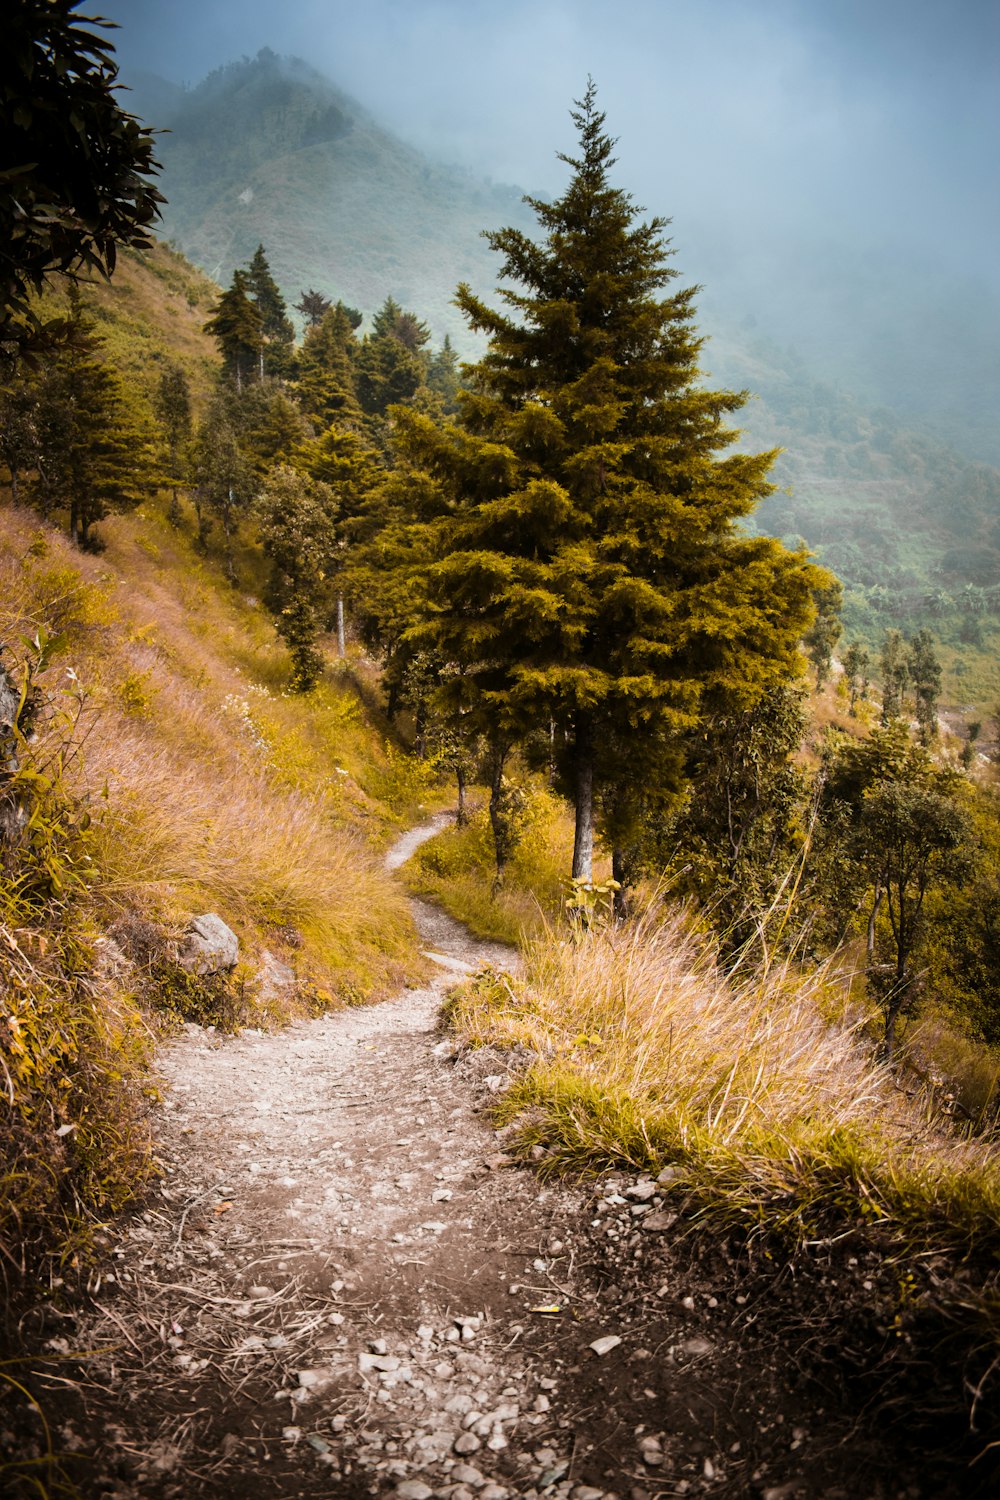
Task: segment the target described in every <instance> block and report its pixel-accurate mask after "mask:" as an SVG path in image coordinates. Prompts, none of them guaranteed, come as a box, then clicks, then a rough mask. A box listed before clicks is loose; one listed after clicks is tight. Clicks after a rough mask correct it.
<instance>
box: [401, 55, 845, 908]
mask: <svg viewBox="0 0 1000 1500" xmlns="http://www.w3.org/2000/svg"><path fill="white" fill-rule="evenodd" d="M573 119H574V122H575V123H576V125H577V127H578V130H579V133H580V152H579V155H578V156H577V157H575V158H572V157H566V158H563V159H564V160H565V161H566V162H567V164H568V165H569V166H570V168H571V169H572V177H571V180H570V183H569V186H568V187H567V189H566V191H565V193H564V194H563V196H562V197H561V198H559V199H558V200H557V201H556V202H555V203H545V202H541V201H539V200H537V199H529V200H528V201H529V203H530V204H531V206H532V208H533V209H534V211H535V214H536V216H537V218H538V221H539V224H540V226H541V229H542V231H543V236H542V238H541V239H540V240H539V241H538V242H535V241H532V240H531V239H529V238H528V237H527V236H526V235H524V234H522V233H521V232H520V231H518V230H516V229H511V228H508V229H503V230H500V231H498V232H496V233H492V234H489V235H488V236H487V238H488V239H489V241H490V243H491V245H492V247H493V248H494V249H495V250H496V251H498V252H499V253H500V254H501V256H502V257H503V264H502V275H503V277H504V278H505V280H506V281H507V282H508V283H511V285H508V287H507V288H506V289H505V290H504V291H503V292H502V293H501V296H502V298H503V300H504V302H505V303H506V305H507V309H508V311H502V310H494V309H492V308H490V307H488V306H487V305H486V304H485V303H483V302H482V301H480V300H479V299H478V298H477V297H475V296H474V295H473V294H472V292H471V291H470V290H469V288H468V287H467V286H464V285H463V286H461V287H460V288H459V292H458V299H457V300H458V302H459V305H460V306H461V308H462V310H463V311H464V313H465V315H466V318H467V320H468V321H469V323H470V325H471V327H472V328H473V329H474V330H475V331H477V332H481V333H484V334H486V335H487V337H488V338H489V341H490V342H489V349H488V352H487V353H486V355H485V356H484V357H483V359H482V360H481V361H480V362H479V364H478V365H477V366H475V367H474V368H473V369H471V370H470V371H469V372H468V378H469V389H468V390H467V391H465V392H463V393H462V396H461V398H460V401H461V427H460V429H454V430H449V429H445V430H444V431H441V430H436V429H435V428H434V427H433V424H431V423H429V422H427V421H426V420H425V419H423V418H421V417H419V416H417V415H415V414H414V415H410V414H407V413H405V412H397V413H396V414H395V418H396V426H397V429H398V434H399V452H400V459H401V462H402V463H403V465H404V466H405V468H406V469H407V470H408V471H409V474H410V476H411V481H412V480H414V479H416V480H418V481H419V483H421V484H426V482H427V479H428V478H429V479H430V481H431V482H432V484H433V485H435V486H436V487H437V489H438V491H439V500H438V508H439V518H438V519H437V520H436V521H434V522H431V523H429V527H430V535H429V541H421V538H420V537H419V536H417V535H415V534H413V528H412V527H411V535H412V545H413V549H414V555H415V556H416V557H417V558H418V559H419V557H420V554H421V550H422V549H423V550H427V548H428V544H429V549H430V551H431V552H432V553H433V555H434V556H435V558H436V561H435V562H434V563H433V565H432V567H431V568H430V570H429V575H428V578H429V586H430V596H431V608H430V611H429V614H428V618H427V620H426V622H425V624H424V625H423V627H422V628H421V629H419V630H418V632H417V637H418V640H419V643H420V644H422V645H427V646H432V647H433V649H435V650H436V651H437V652H438V653H439V654H440V656H441V657H443V658H444V659H445V660H448V661H453V662H455V663H457V664H459V665H460V666H461V667H462V669H463V671H462V674H461V677H460V679H459V680H460V681H461V683H462V684H463V691H465V692H469V690H470V689H471V690H472V692H473V694H474V697H475V699H476V702H477V705H478V709H479V712H480V713H481V714H482V715H483V716H484V717H485V718H486V719H488V720H489V721H490V723H491V729H492V733H491V737H498V738H504V737H507V736H510V735H514V736H516V737H518V738H520V739H522V740H523V739H525V738H527V737H528V736H529V735H530V734H531V733H532V732H533V731H535V730H538V729H540V728H542V727H544V726H547V725H548V724H549V723H550V721H551V722H553V723H554V724H555V726H556V734H555V737H554V738H555V745H556V751H557V754H556V759H557V763H558V769H559V771H560V773H561V776H562V780H563V784H564V785H566V786H567V788H568V789H569V790H570V792H571V794H572V796H573V798H574V801H575V805H576V838H575V848H574V857H573V875H574V877H575V878H577V879H580V880H589V878H590V876H591V861H592V850H593V840H594V808H595V791H598V792H600V793H601V796H600V798H599V801H600V803H601V804H602V805H605V804H607V803H608V802H609V801H613V802H614V805H615V806H616V814H615V816H616V821H617V823H618V827H619V828H621V827H623V826H625V824H626V823H632V822H634V815H633V814H632V813H631V812H630V809H629V804H630V803H631V804H633V805H634V804H635V802H636V800H637V798H638V797H639V795H640V792H641V788H640V787H639V786H637V784H636V782H635V780H634V779H633V778H632V777H631V776H630V763H631V762H632V760H633V759H638V758H639V756H638V755H635V756H633V747H642V748H643V751H645V750H646V749H647V747H660V748H661V749H662V758H661V759H660V761H659V764H658V765H657V766H656V767H655V774H657V776H658V778H659V780H660V781H661V783H663V784H665V783H666V782H667V781H669V779H670V778H671V777H675V776H676V775H677V774H678V772H677V766H678V764H679V757H678V755H677V753H676V744H677V741H678V737H679V736H682V735H683V734H684V732H685V731H687V730H689V729H690V728H691V727H692V726H693V725H695V724H696V723H697V722H698V720H699V716H700V715H701V714H702V713H703V712H704V711H706V709H708V708H712V709H714V708H716V707H721V706H722V705H723V704H728V705H730V706H731V707H733V708H736V707H741V706H743V707H746V706H750V705H751V704H753V703H754V702H756V701H758V700H759V698H760V697H761V695H762V694H764V693H765V692H767V691H768V690H770V689H771V688H772V687H773V686H774V685H775V684H776V683H778V682H781V681H783V680H785V679H786V678H787V677H788V676H789V675H791V674H792V673H794V672H795V671H796V670H797V667H798V653H797V646H798V642H799V640H800V638H801V636H802V633H803V631H804V630H805V628H806V627H807V626H808V624H809V621H810V618H811V614H812V601H811V598H810V587H811V586H812V585H813V584H815V583H816V582H817V581H818V574H817V571H816V570H814V569H813V568H811V567H810V565H809V564H808V562H807V561H806V558H805V556H804V555H803V554H792V553H789V552H788V551H787V550H786V549H784V548H783V547H782V546H781V544H780V543H778V542H776V541H774V540H772V539H770V538H766V537H752V538H751V537H748V536H747V535H746V534H745V533H744V532H743V531H742V530H741V528H740V525H739V523H740V521H741V520H742V518H743V517H745V516H746V515H748V514H749V513H750V512H751V511H752V510H753V508H754V506H755V505H756V503H757V502H758V501H759V500H760V499H761V498H762V497H763V496H764V495H766V494H768V493H769V492H770V490H771V488H772V486H771V485H770V484H769V481H768V471H769V469H770V466H771V463H772V461H773V457H774V455H773V454H771V453H763V454H749V453H730V454H729V455H727V456H720V455H721V454H722V450H724V449H725V448H726V447H727V446H728V445H729V444H730V443H731V441H732V439H733V438H734V437H735V436H736V434H735V433H734V432H733V431H732V430H731V429H730V428H729V427H728V426H727V421H726V419H727V418H728V417H729V415H730V414H731V413H732V412H734V411H736V410H738V409H739V408H740V406H741V405H742V404H743V401H744V399H745V397H744V396H743V395H740V394H736V393H733V392H728V391H722V392H717V391H710V390H706V389H705V388H704V387H702V386H701V385H700V384H699V383H698V381H699V369H698V354H699V349H700V346H701V340H700V339H699V338H698V337H697V335H696V333H695V330H694V327H693V302H694V295H695V292H694V289H689V290H686V291H679V292H675V293H674V294H673V295H671V296H668V297H663V296H662V295H661V294H662V292H663V289H664V288H665V287H666V286H667V284H668V283H669V281H670V280H671V279H672V278H673V277H674V276H675V275H676V272H674V271H673V270H672V269H671V268H669V267H668V265H667V263H666V255H667V250H666V246H665V244H664V241H663V229H664V224H663V221H661V220H659V219H654V220H652V221H650V222H648V223H638V222H636V213H637V210H636V209H635V206H634V204H633V203H632V200H631V199H630V198H629V196H628V195H627V194H626V193H624V192H623V191H621V190H620V189H617V188H614V187H612V186H611V185H610V182H609V178H608V174H609V170H610V168H611V166H612V164H613V157H612V144H613V143H612V141H611V140H610V138H609V137H608V136H607V134H606V133H605V131H604V116H603V114H601V113H600V112H599V111H598V110H597V107H596V97H595V90H594V87H593V85H590V86H589V87H588V90H587V94H586V97H585V99H584V101H583V102H582V104H580V105H579V106H578V108H577V110H576V111H575V112H574V114H573ZM653 774H654V767H653V766H652V765H651V764H649V763H648V762H647V763H646V765H645V766H644V777H645V778H648V777H649V776H650V775H653ZM609 789H617V790H618V791H620V793H621V795H619V796H617V797H615V798H614V799H609V798H607V797H606V796H605V793H606V792H607V791H608V790H609ZM609 833H610V836H611V839H612V842H614V841H615V839H616V837H618V836H619V835H618V829H609Z"/></svg>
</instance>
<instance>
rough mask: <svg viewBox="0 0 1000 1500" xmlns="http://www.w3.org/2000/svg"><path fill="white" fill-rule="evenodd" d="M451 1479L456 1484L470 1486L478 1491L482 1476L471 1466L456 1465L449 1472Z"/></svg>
mask: <svg viewBox="0 0 1000 1500" xmlns="http://www.w3.org/2000/svg"><path fill="white" fill-rule="evenodd" d="M451 1477H452V1479H453V1480H454V1481H455V1483H456V1484H470V1485H471V1486H472V1488H473V1489H478V1488H479V1486H480V1485H481V1484H482V1483H483V1476H482V1474H481V1473H480V1471H479V1470H478V1469H475V1468H473V1466H472V1464H456V1465H455V1467H454V1468H453V1469H452V1471H451Z"/></svg>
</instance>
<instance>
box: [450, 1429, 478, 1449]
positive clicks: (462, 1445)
mask: <svg viewBox="0 0 1000 1500" xmlns="http://www.w3.org/2000/svg"><path fill="white" fill-rule="evenodd" d="M482 1446H483V1444H482V1441H481V1439H479V1438H477V1437H476V1434H475V1433H474V1432H460V1433H459V1435H458V1437H457V1438H456V1439H455V1441H454V1443H452V1447H453V1448H454V1450H455V1452H456V1453H461V1454H466V1453H478V1452H479V1449H480V1448H481V1447H482Z"/></svg>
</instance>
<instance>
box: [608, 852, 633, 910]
mask: <svg viewBox="0 0 1000 1500" xmlns="http://www.w3.org/2000/svg"><path fill="white" fill-rule="evenodd" d="M611 878H612V880H613V881H615V893H614V897H613V911H614V918H615V921H616V922H624V921H625V919H626V917H627V916H628V915H629V899H628V893H629V886H630V884H631V880H630V872H629V868H628V858H627V856H626V854H625V850H624V849H612V851H611Z"/></svg>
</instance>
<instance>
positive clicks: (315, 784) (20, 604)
mask: <svg viewBox="0 0 1000 1500" xmlns="http://www.w3.org/2000/svg"><path fill="white" fill-rule="evenodd" d="M5 519H8V520H9V522H10V525H9V526H7V527H6V529H5V536H4V542H3V543H2V544H0V552H2V556H0V588H2V590H3V599H4V604H3V606H2V611H0V613H2V615H3V618H2V619H0V631H2V634H4V635H7V636H8V638H11V637H12V636H14V635H16V634H17V633H21V634H27V633H30V632H31V631H32V630H33V629H34V628H37V626H39V625H43V624H46V623H47V622H49V621H54V623H55V624H56V625H58V626H59V627H60V628H61V629H63V630H64V631H65V633H66V636H67V641H66V645H65V647H64V648H63V651H62V653H61V655H60V657H59V658H58V670H57V669H56V668H55V667H54V668H53V669H52V672H50V678H51V679H53V680H55V679H56V677H57V676H58V675H60V674H65V672H66V671H67V669H72V670H73V671H74V672H75V673H76V677H77V679H78V680H79V683H80V684H81V685H82V687H83V688H84V689H85V690H86V692H87V694H88V708H87V712H86V714H85V720H84V723H85V725H86V728H87V738H86V744H85V746H84V755H83V758H82V761H83V767H84V772H83V774H84V776H85V784H86V786H87V787H88V788H89V790H90V793H91V795H92V797H93V799H94V802H95V808H97V809H99V810H100V816H99V818H98V820H97V821H98V827H97V832H96V837H95V844H94V850H93V853H94V858H95V865H96V867H97V870H98V879H97V881H96V882H95V885H94V890H93V897H94V900H95V902H96V903H97V905H98V907H103V908H105V909H107V910H108V911H109V912H111V911H117V910H120V909H123V908H124V909H132V910H138V911H140V912H141V913H143V914H147V915H153V916H155V917H156V918H157V919H159V920H161V921H164V922H165V923H167V924H168V925H169V924H179V923H181V922H182V921H183V920H184V919H185V918H186V917H187V916H189V915H191V914H193V913H195V912H197V911H204V910H206V909H210V910H215V911H217V912H218V914H219V915H220V916H221V917H223V919H224V920H226V921H227V922H229V923H230V924H231V925H232V926H233V927H234V928H235V930H236V931H237V932H238V934H239V936H240V937H241V939H242V941H243V942H244V945H245V947H246V949H247V951H248V954H249V955H250V957H251V960H252V956H253V954H254V952H255V951H256V950H258V949H260V948H262V947H264V946H268V947H271V948H274V947H275V946H276V945H277V946H279V947H280V946H281V941H282V936H283V935H284V936H289V937H291V938H292V940H293V941H294V942H295V943H296V944H300V946H298V947H297V948H296V950H295V959H296V964H297V966H298V967H299V969H300V971H301V972H302V975H303V977H304V978H308V979H309V981H310V982H311V983H313V984H315V985H317V986H319V987H320V988H322V989H323V990H326V991H330V992H331V993H333V994H334V995H336V994H340V995H341V996H343V997H349V998H352V999H353V998H358V997H361V996H364V995H371V994H375V993H378V992H380V991H383V990H385V989H386V988H387V987H389V986H391V985H394V984H396V983H398V982H399V981H400V980H401V979H402V978H403V977H404V976H405V974H406V973H408V972H416V968H415V956H414V949H415V940H414V934H413V930H412V925H411V920H410V917H409V913H408V909H407V906H406V902H405V898H404V897H403V895H402V893H401V892H400V891H399V889H398V887H397V885H396V883H395V882H394V881H392V880H391V879H390V878H389V876H388V875H387V874H386V873H385V872H384V871H383V869H382V867H381V861H380V859H379V857H378V856H377V854H376V853H375V852H374V846H375V845H377V844H378V843H379V842H384V840H385V838H386V837H387V836H388V833H389V831H390V830H391V829H392V828H393V827H394V826H396V825H397V819H399V818H401V817H403V818H405V817H407V816H409V815H411V814H412V810H413V809H412V807H411V805H410V804H411V801H412V800H414V799H418V794H419V786H418V785H417V783H416V782H413V778H410V781H411V782H413V784H412V785H410V784H408V783H407V777H406V775H404V774H401V773H400V769H399V765H398V760H399V757H398V756H397V757H395V758H394V757H393V755H392V753H391V751H390V750H389V749H388V747H387V746H386V745H385V744H384V742H383V741H382V740H381V738H380V737H379V736H378V735H377V734H376V733H373V731H372V729H371V727H370V726H369V724H368V723H367V721H366V718H365V715H364V713H363V711H362V707H361V704H360V700H359V697H358V694H357V693H356V691H355V690H354V688H353V686H352V684H351V681H350V678H349V676H348V675H346V674H340V675H333V676H330V677H329V678H328V680H327V681H326V682H325V683H324V684H323V685H322V687H321V688H320V690H319V691H318V692H317V693H316V694H315V695H313V696H312V697H310V698H309V699H303V698H302V697H297V696H290V695H288V694H287V693H286V692H285V691H284V685H285V684H286V683H287V680H288V660H287V656H286V654H285V652H284V648H283V647H282V646H281V645H280V643H279V642H278V641H277V638H276V637H275V634H274V631H273V629H272V627H271V625H270V622H269V620H268V619H267V617H266V615H265V613H264V611H263V610H262V609H261V608H260V606H259V605H258V604H257V603H256V602H255V601H252V600H248V599H246V598H244V597H242V596H241V595H239V594H237V593H236V592H235V591H233V590H232V589H231V588H230V587H229V586H228V585H227V584H225V583H224V582H223V581H222V580H221V579H220V578H219V577H218V575H217V573H216V572H215V570H214V569H213V568H212V567H211V566H210V565H209V564H208V563H206V562H205V561H203V560H202V559H200V558H198V557H197V556H196V555H195V554H194V553H193V552H192V550H191V547H190V544H189V542H188V540H187V538H186V537H185V536H184V535H183V534H178V533H177V532H175V531H174V530H173V529H172V528H170V527H169V526H168V525H167V524H166V522H165V521H164V519H163V517H162V515H161V513H160V511H159V509H158V508H157V507H155V506H149V507H147V508H146V510H145V512H144V513H143V514H139V515H136V516H131V517H128V518H120V519H116V520H114V521H111V522H109V523H106V526H105V533H106V536H107V539H108V548H107V551H106V552H105V553H104V555H103V556H101V557H100V558H89V557H81V556H79V555H78V554H76V553H74V552H73V551H72V550H71V549H70V548H69V546H68V544H67V543H66V542H65V541H64V540H63V539H62V538H61V537H59V536H58V535H57V534H55V533H53V532H51V531H49V530H45V531H40V530H39V528H38V526H37V523H35V522H33V521H32V520H31V519H30V518H29V517H27V516H25V515H23V514H15V513H11V512H9V513H8V515H7V517H6V518H5ZM40 537H42V538H43V541H42V542H41V544H40V543H39V538H40ZM32 538H34V539H35V544H34V547H33V546H32ZM33 551H34V552H36V553H38V552H40V553H42V554H43V555H40V556H33V555H32V552H33ZM394 778H395V779H394ZM418 780H419V778H418ZM386 789H388V791H389V792H390V794H392V795H396V794H400V805H399V806H398V808H397V807H393V808H389V807H388V806H387V805H386V803H385V802H384V801H383V800H382V799H381V798H380V796H379V795H378V793H379V792H383V791H385V790H386ZM408 797H409V799H410V800H408ZM292 929H294V933H292V931H291V930H292Z"/></svg>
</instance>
